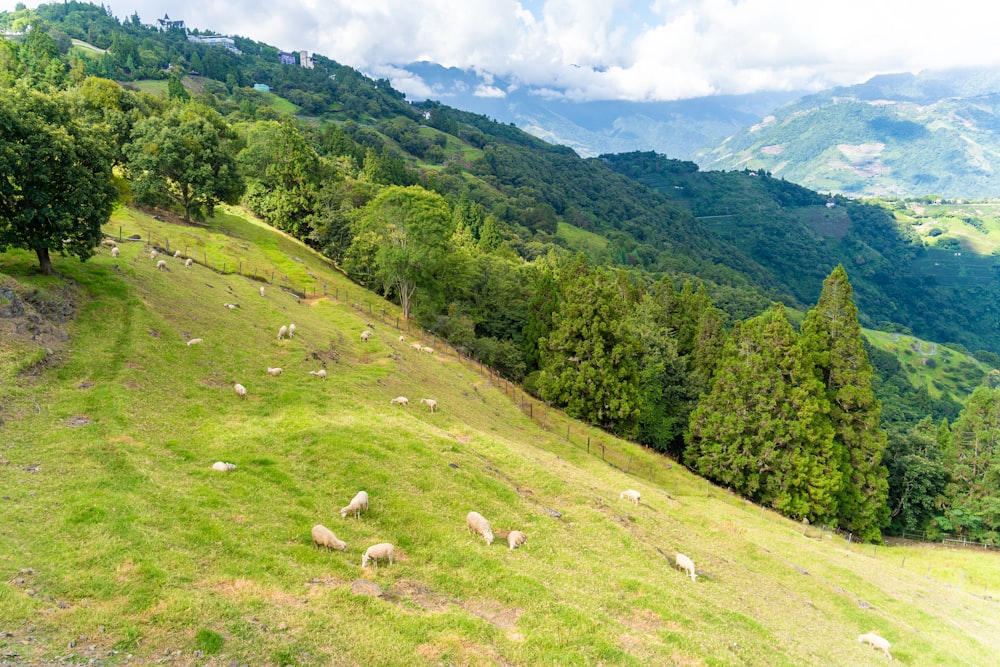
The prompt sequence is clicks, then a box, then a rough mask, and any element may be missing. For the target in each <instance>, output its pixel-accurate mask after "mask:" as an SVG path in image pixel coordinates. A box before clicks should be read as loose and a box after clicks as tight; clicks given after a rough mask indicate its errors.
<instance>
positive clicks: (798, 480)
mask: <svg viewBox="0 0 1000 667" xmlns="http://www.w3.org/2000/svg"><path fill="white" fill-rule="evenodd" d="M828 412H829V404H828V403H827V400H826V396H825V394H824V391H823V386H822V384H821V383H820V382H819V380H818V379H817V378H816V375H815V373H814V371H813V368H812V361H811V358H810V357H809V356H808V355H806V354H805V353H804V351H803V350H802V348H801V342H800V341H799V340H798V338H797V336H796V334H795V330H794V329H792V325H791V324H790V323H789V322H788V318H787V317H786V316H785V311H784V307H783V306H782V305H781V304H776V305H775V306H774V307H773V308H771V310H769V311H767V312H766V313H764V314H763V315H760V316H758V317H755V318H753V319H751V320H748V321H747V322H745V323H743V324H742V325H739V324H738V325H737V326H736V328H735V330H734V331H733V332H732V333H731V335H730V336H729V339H728V340H727V342H726V344H725V347H724V349H723V354H722V358H721V359H720V360H719V363H718V368H717V369H716V373H715V378H714V380H713V383H712V390H711V392H710V393H709V395H708V396H706V397H705V398H703V399H702V400H701V402H700V403H699V404H698V407H697V408H695V410H694V412H692V413H691V420H690V425H689V429H688V433H687V437H686V440H687V448H686V449H685V452H684V460H685V461H686V462H687V463H688V464H689V465H691V466H692V467H693V468H694V469H696V470H697V471H698V472H700V473H701V474H703V475H705V476H707V477H710V478H712V479H714V480H717V481H719V482H721V483H723V484H726V485H727V486H730V487H732V488H733V489H735V490H736V491H738V492H739V493H741V494H744V495H746V496H748V497H750V498H752V499H754V500H756V501H758V502H761V503H763V504H767V505H770V506H771V507H774V509H776V510H778V511H779V512H781V513H783V514H786V515H788V516H791V517H795V518H808V519H809V520H811V521H822V522H825V521H831V520H832V519H834V518H835V517H836V514H837V497H838V494H839V492H840V486H841V471H840V465H839V461H838V460H837V459H836V458H835V449H834V443H833V429H832V427H831V426H830V421H829V418H828Z"/></svg>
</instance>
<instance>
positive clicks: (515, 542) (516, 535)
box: [507, 530, 528, 551]
mask: <svg viewBox="0 0 1000 667" xmlns="http://www.w3.org/2000/svg"><path fill="white" fill-rule="evenodd" d="M527 539H528V536H527V535H525V534H524V533H522V532H521V531H519V530H512V531H510V533H508V534H507V544H508V545H510V550H511V551H513V550H514V549H516V548H518V547H519V546H521V545H522V544H524V542H525V540H527Z"/></svg>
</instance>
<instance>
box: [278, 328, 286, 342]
mask: <svg viewBox="0 0 1000 667" xmlns="http://www.w3.org/2000/svg"><path fill="white" fill-rule="evenodd" d="M287 335H288V327H286V326H285V325H284V324H282V325H281V328H280V329H278V340H281V339H282V338H284V337H285V336H287Z"/></svg>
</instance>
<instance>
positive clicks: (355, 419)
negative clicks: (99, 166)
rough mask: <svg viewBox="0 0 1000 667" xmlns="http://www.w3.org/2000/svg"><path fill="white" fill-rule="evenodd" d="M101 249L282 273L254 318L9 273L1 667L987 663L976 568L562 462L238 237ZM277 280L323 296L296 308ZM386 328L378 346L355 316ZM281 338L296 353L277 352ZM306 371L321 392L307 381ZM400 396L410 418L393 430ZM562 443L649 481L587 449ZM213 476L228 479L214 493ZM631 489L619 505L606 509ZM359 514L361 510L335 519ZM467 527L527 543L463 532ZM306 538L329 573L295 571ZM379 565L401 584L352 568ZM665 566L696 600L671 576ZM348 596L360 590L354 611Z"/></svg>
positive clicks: (316, 261) (144, 277)
mask: <svg viewBox="0 0 1000 667" xmlns="http://www.w3.org/2000/svg"><path fill="white" fill-rule="evenodd" d="M119 226H120V227H121V229H122V231H123V232H124V234H125V235H128V234H130V233H132V232H140V233H142V234H143V235H144V236H145V235H146V234H147V233H148V234H149V235H150V236H151V237H152V238H153V239H154V241H155V242H156V243H157V244H158V245H160V246H161V247H162V246H165V240H166V239H167V238H170V239H172V241H171V243H172V247H174V246H179V247H183V248H184V249H185V251H186V252H189V253H190V254H191V255H193V256H196V257H197V258H198V260H199V262H207V263H208V264H209V265H215V266H216V267H217V268H222V267H220V266H219V265H220V264H221V263H222V262H225V266H226V267H227V270H230V271H231V270H232V267H233V265H232V260H231V259H230V258H233V257H235V258H238V259H237V261H240V262H242V266H241V268H242V269H243V270H244V273H247V272H248V270H247V269H248V267H249V266H251V265H252V266H253V267H254V270H255V272H256V273H258V275H266V274H268V273H269V272H268V269H271V270H274V271H275V272H276V273H275V275H276V278H275V280H276V283H277V284H271V283H267V284H265V295H264V296H263V297H261V296H260V295H259V293H258V288H259V285H260V284H261V283H260V282H258V281H255V280H253V279H252V278H250V277H247V276H246V275H239V274H234V273H229V274H223V273H220V272H216V271H212V270H210V269H208V268H206V267H205V266H204V265H202V264H198V265H195V266H193V267H191V268H184V266H183V264H182V262H181V260H175V259H169V260H168V267H169V269H170V270H169V271H167V272H160V271H157V270H156V269H155V262H154V261H151V260H150V258H149V250H148V248H147V247H144V246H143V244H141V243H125V244H122V245H123V250H122V255H121V257H120V258H119V259H118V260H112V259H111V258H110V257H109V256H108V255H107V254H103V255H101V256H99V257H97V258H95V259H94V260H92V261H91V262H89V263H87V264H79V263H76V262H58V263H57V268H58V270H60V271H61V272H62V274H63V276H62V277H61V278H60V277H54V278H45V277H41V276H38V275H36V274H35V273H34V272H33V270H32V268H31V267H32V266H33V258H31V257H29V256H27V255H25V254H23V253H19V252H11V253H8V254H5V255H3V256H0V270H2V272H3V274H5V275H6V277H5V278H3V281H4V284H3V287H4V290H5V292H4V294H5V295H6V296H5V299H6V301H5V302H3V303H4V304H5V305H7V306H13V305H14V304H16V303H22V302H26V303H36V304H38V305H37V306H33V307H32V308H33V310H32V309H25V310H24V311H23V312H22V315H20V316H16V317H9V318H8V319H9V320H10V321H11V322H13V323H16V324H18V325H20V324H25V325H26V324H27V323H30V322H32V319H31V318H32V317H35V318H36V319H38V321H36V322H34V326H35V327H36V329H38V333H43V331H42V329H46V327H47V329H46V330H47V331H49V334H50V335H49V336H48V338H45V339H42V338H39V339H36V340H32V338H31V336H32V333H31V331H29V329H30V327H26V328H23V329H22V331H21V333H18V334H16V335H5V336H3V337H0V372H2V373H3V375H2V377H3V384H2V385H0V410H2V412H0V419H2V426H0V464H2V465H0V474H2V476H3V487H4V492H3V498H2V506H3V520H2V521H0V570H2V576H0V582H2V583H0V631H2V632H0V649H2V652H3V655H4V656H5V657H4V660H5V661H8V662H9V664H14V665H27V664H33V665H37V664H43V661H44V660H49V661H55V660H56V659H57V658H60V660H61V662H60V664H66V663H67V662H68V663H69V664H81V663H86V662H87V661H88V660H90V659H95V660H100V661H103V662H107V663H110V664H118V663H126V662H133V663H134V662H141V663H148V662H152V661H154V660H156V659H158V658H160V657H163V656H165V655H166V656H168V657H169V658H170V660H171V662H172V663H173V664H199V665H201V664H208V665H221V664H229V663H230V662H231V661H234V660H235V661H237V662H238V663H240V662H246V663H250V664H261V665H264V664H268V665H286V664H299V665H329V664H343V665H356V664H367V665H393V664H400V662H401V661H405V662H406V663H407V664H429V665H431V664H441V663H446V664H447V663H451V664H462V665H468V664H475V665H479V664H518V665H528V664H551V663H560V664H624V665H648V664H684V665H700V664H746V665H758V664H760V665H763V664H768V665H829V664H858V665H864V664H872V665H875V664H882V662H883V661H884V658H883V657H882V656H881V655H880V654H878V653H876V652H874V651H871V650H870V649H868V648H867V647H864V646H862V645H860V644H858V643H857V642H856V641H855V638H856V637H857V635H858V634H860V633H862V632H867V631H869V630H872V629H875V630H877V631H878V632H879V633H881V634H882V635H883V636H886V637H888V638H889V640H890V641H891V642H892V643H893V653H894V655H895V656H896V657H897V659H901V660H902V661H903V662H904V663H906V664H944V663H948V664H986V663H987V662H988V660H989V656H991V655H995V653H996V651H997V650H1000V639H998V638H1000V609H998V608H997V603H996V601H995V600H993V599H992V598H991V597H989V596H988V595H987V592H988V591H990V592H991V591H995V590H997V587H998V586H1000V577H998V575H997V569H996V567H995V554H993V553H991V552H990V553H982V552H970V551H951V550H943V549H926V548H918V547H894V548H888V549H887V548H878V549H877V550H876V549H875V548H874V547H872V546H866V547H859V546H857V545H851V544H849V543H848V542H846V541H844V540H843V539H841V538H840V537H838V536H832V535H830V534H823V533H821V532H820V531H819V530H818V529H816V528H812V527H803V526H801V525H798V524H794V523H791V522H789V521H786V520H784V519H781V518H779V517H777V516H776V515H774V514H772V513H771V512H768V511H766V510H761V509H760V508H756V507H754V506H752V505H748V504H743V503H741V502H740V501H738V500H736V499H733V498H731V497H729V496H728V495H727V494H726V493H724V492H722V491H720V490H719V489H715V488H713V487H710V486H708V485H706V484H705V483H704V482H703V481H701V480H699V479H698V478H695V477H693V476H692V475H690V474H688V473H687V472H686V471H684V470H683V469H682V468H680V467H679V466H677V465H675V464H671V462H669V461H667V460H665V459H660V458H657V457H654V456H652V455H651V454H649V453H647V452H645V451H642V450H641V449H640V448H637V447H634V446H632V445H630V444H628V443H616V442H614V441H612V440H611V439H610V438H609V437H608V436H606V435H604V434H600V433H598V432H596V431H587V430H586V429H584V428H583V427H582V426H580V425H571V428H572V433H573V436H572V437H573V439H574V440H576V442H575V444H570V443H567V442H566V440H565V435H566V433H567V431H565V430H564V429H565V427H566V424H567V422H566V421H565V420H564V419H563V418H562V417H560V416H559V415H557V414H555V413H552V414H549V415H548V417H547V424H546V425H547V426H548V428H549V429H550V430H545V429H543V428H541V427H540V426H539V424H538V420H537V417H538V415H537V414H535V415H534V416H535V418H536V420H532V419H531V418H529V416H526V415H525V413H524V412H522V411H521V410H520V409H519V405H518V404H517V403H516V402H515V401H512V400H511V399H510V397H509V396H507V395H505V393H504V390H503V389H502V388H501V387H499V386H495V385H493V384H492V383H491V382H490V381H489V379H488V378H487V377H484V376H483V375H481V374H480V373H479V371H478V369H477V368H476V367H474V366H472V365H469V364H468V363H466V362H463V361H461V360H460V359H458V358H457V357H455V356H454V355H453V354H451V353H449V352H448V351H447V350H445V349H443V348H440V347H439V348H438V349H437V350H436V352H435V354H433V355H428V354H424V353H420V352H417V351H416V350H412V349H410V348H409V347H408V345H409V343H410V342H412V341H413V340H416V339H417V338H418V336H417V335H416V332H413V333H412V334H409V333H407V332H402V334H401V332H399V331H396V330H395V329H394V327H393V326H391V324H395V315H394V313H395V310H394V309H393V307H392V306H390V305H389V304H385V303H383V302H381V301H379V300H378V299H377V298H376V297H374V296H373V295H371V294H368V293H365V292H362V291H361V290H360V289H359V288H357V287H356V286H353V285H350V284H349V283H347V282H346V281H345V280H344V279H343V278H342V277H341V276H339V274H337V273H336V272H335V271H333V270H331V268H330V267H329V265H328V264H327V263H326V262H325V261H324V260H323V259H322V258H320V257H319V256H318V255H316V254H315V253H313V252H311V251H310V250H308V249H307V248H305V247H304V246H302V245H301V244H298V243H297V242H295V241H293V240H292V239H290V238H288V237H285V236H283V235H281V234H280V233H277V232H273V231H272V230H269V229H267V228H265V227H263V226H261V225H259V224H256V223H253V222H250V221H246V220H243V219H241V218H239V217H235V216H221V217H220V218H217V219H215V220H214V221H212V222H210V223H209V226H208V228H200V227H184V228H180V227H177V226H173V225H170V224H168V223H163V222H158V221H155V220H152V219H150V218H146V217H144V216H140V215H137V214H134V213H131V212H120V213H119V214H118V215H117V216H116V218H115V219H114V220H113V221H112V223H111V224H110V225H109V226H108V230H109V231H111V230H112V229H113V231H114V233H116V234H117V232H118V230H119ZM220 241H221V242H220ZM161 257H162V255H161ZM283 274H287V275H288V277H289V284H294V283H296V282H297V281H303V282H305V281H308V280H312V281H313V285H314V286H318V285H320V284H322V285H323V286H324V287H325V291H326V292H328V293H330V294H333V295H335V298H329V297H327V298H323V297H321V296H320V297H316V298H313V297H311V296H310V298H306V299H300V298H298V297H296V296H294V295H293V294H291V293H289V292H287V291H285V290H283V289H281V288H280V287H281V285H282V283H283V282H284V281H283V279H282V278H283ZM314 290H316V291H320V292H322V291H323V290H320V289H319V288H317V287H314ZM15 297H16V298H15ZM223 303H235V304H238V306H239V307H238V308H235V309H233V310H230V309H227V308H224V307H223ZM367 304H370V305H369V306H368V307H367V308H366V307H365V306H366V305H367ZM383 309H384V312H385V317H384V321H385V322H387V323H388V324H384V323H383V320H382V319H378V320H373V319H372V318H373V317H375V316H376V315H379V314H381V313H382V312H383ZM8 310H9V311H11V312H13V311H14V310H16V308H13V307H10V308H8ZM68 312H75V314H76V317H75V319H73V320H72V321H66V322H60V319H61V318H60V316H59V313H64V314H65V313H68ZM369 312H370V313H371V314H369ZM292 321H294V322H295V323H296V325H297V327H298V332H297V334H296V336H295V337H294V338H293V339H290V340H281V341H279V340H276V338H275V332H276V331H277V329H278V327H279V326H280V325H282V324H287V323H289V322H292ZM367 323H373V324H374V325H375V329H374V331H375V338H374V340H372V341H369V342H368V343H362V341H361V340H360V337H359V333H360V332H361V331H362V330H365V329H366V324H367ZM15 328H16V327H15ZM369 330H371V329H369ZM61 333H64V334H68V336H69V338H68V340H67V341H64V346H63V347H62V348H59V347H58V346H56V345H55V343H57V342H59V340H60V339H61V338H62V336H61V335H60V334H61ZM400 335H403V336H404V341H400V340H399V336H400ZM193 337H198V338H203V339H204V342H203V343H202V344H200V345H191V346H188V345H185V344H184V342H185V341H186V340H188V339H190V338H193ZM43 341H44V342H43ZM49 341H55V342H54V343H53V347H52V354H51V355H49V354H48V353H46V352H45V351H44V349H43V348H42V346H43V345H45V344H48V342H49ZM423 342H424V343H429V342H431V341H429V340H427V339H426V338H425V339H424V340H423ZM15 345H16V347H15ZM25 355H28V356H25ZM18 359H27V361H25V362H22V363H17V360H18ZM34 362H38V363H34ZM274 366H280V367H282V368H283V373H282V374H281V375H279V376H276V377H272V376H268V375H267V374H266V373H265V368H266V367H274ZM321 366H325V367H326V369H327V371H328V373H329V379H328V380H327V381H326V382H323V381H320V380H318V379H316V378H315V377H313V376H310V375H309V374H308V371H310V370H315V369H318V368H319V367H321ZM234 382H241V383H243V384H244V385H245V386H246V387H247V389H248V391H249V396H248V398H247V400H245V401H240V400H239V399H238V398H237V397H236V395H235V394H234V393H233V390H232V384H233V383H234ZM397 395H407V396H409V397H410V399H411V405H410V406H409V408H403V407H399V406H395V405H390V403H389V399H390V398H392V397H395V396H397ZM421 396H430V397H433V398H436V399H437V400H438V404H439V410H438V411H437V412H436V413H433V414H432V413H430V412H429V411H426V410H421V409H420V408H422V407H423V406H420V405H418V404H416V399H417V398H418V397H421ZM540 410H541V408H540V406H536V410H535V411H534V412H538V411H540ZM584 437H590V438H592V439H593V441H594V442H595V445H596V443H597V441H600V442H601V443H603V444H605V445H606V446H607V447H608V448H609V451H610V450H611V449H614V450H617V451H621V452H623V453H625V454H626V455H631V457H632V458H631V460H630V463H629V466H628V467H629V468H630V469H631V470H633V471H636V470H638V471H639V472H641V473H642V476H641V477H639V476H636V475H626V474H625V473H624V472H623V471H621V470H619V469H618V468H616V467H612V466H609V465H607V464H606V463H604V462H602V460H601V458H599V457H598V456H595V455H591V454H588V453H587V451H586V448H585V447H584V446H583V443H582V439H583V438H584ZM593 449H594V451H595V452H596V446H595V447H594V448H593ZM216 460H225V461H231V462H233V463H235V464H236V465H237V468H236V470H235V471H233V472H231V473H216V472H213V471H212V470H210V468H209V466H210V465H211V463H212V462H213V461H216ZM629 487H632V488H636V489H638V490H639V491H641V492H642V494H643V504H642V505H640V506H638V507H637V506H634V505H630V504H627V503H626V502H624V501H622V500H620V499H619V497H618V494H619V492H620V491H621V490H622V489H624V488H629ZM359 488H364V489H366V490H367V491H368V492H369V494H370V495H371V508H370V510H369V511H368V512H367V513H365V514H363V515H362V518H361V519H360V520H356V519H341V518H340V516H339V514H338V509H339V508H340V507H341V506H343V505H345V504H347V501H348V500H349V499H350V498H351V497H352V496H353V495H354V493H355V492H356V491H357V490H358V489H359ZM472 509H475V510H477V511H479V512H481V513H482V514H484V515H485V516H487V517H488V518H489V519H490V520H491V521H492V523H493V525H494V527H495V528H497V529H510V528H520V529H523V530H524V531H525V532H526V533H527V534H528V542H527V544H526V545H525V546H524V547H522V548H521V549H519V550H517V551H510V550H508V549H507V548H506V547H505V546H503V545H501V544H499V543H498V544H494V545H493V546H491V547H490V546H487V545H486V544H484V543H483V542H482V541H481V540H479V539H477V538H474V537H473V536H471V535H470V534H469V533H468V532H467V531H466V528H465V525H464V516H465V514H466V513H467V512H468V511H469V510H472ZM557 515H558V517H557ZM316 523H323V524H325V525H327V526H328V527H330V528H331V529H333V530H334V532H336V533H337V535H338V536H339V537H341V538H342V539H344V540H345V541H346V542H347V543H348V550H347V552H346V553H341V552H325V551H321V550H318V549H316V548H315V547H314V546H313V545H312V544H311V542H310V537H309V529H310V527H311V526H312V525H313V524H316ZM382 541H389V542H392V543H394V544H395V545H396V547H397V561H396V562H395V563H394V564H393V565H391V566H383V567H380V568H379V569H378V570H377V571H374V570H369V571H367V572H362V570H361V569H360V567H359V563H360V557H361V553H362V552H363V551H364V549H365V548H366V547H367V546H368V545H370V544H374V543H376V542H382ZM676 552H683V553H685V554H687V555H689V556H691V557H692V558H693V559H694V562H695V563H696V565H697V566H698V568H699V571H700V574H701V576H699V578H698V580H697V582H692V581H691V580H689V579H688V578H687V577H686V576H684V575H683V574H682V573H680V572H678V571H676V570H674V569H672V568H671V567H670V566H669V563H668V561H667V560H666V559H665V556H672V555H673V554H675V553H676ZM903 559H905V560H903ZM901 565H902V567H901ZM359 576H363V577H366V578H368V579H370V580H372V581H374V582H375V583H377V584H378V585H379V586H380V587H381V588H382V589H383V590H384V594H383V596H382V597H381V598H378V599H376V598H370V597H356V596H354V595H352V594H351V582H352V581H353V580H355V579H356V578H358V577H359ZM81 636H86V637H87V639H85V640H83V639H81ZM129 655H131V656H132V658H127V656H129ZM66 656H69V659H68V660H65V661H63V659H64V658H65V657H66Z"/></svg>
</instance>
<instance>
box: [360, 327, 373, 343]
mask: <svg viewBox="0 0 1000 667" xmlns="http://www.w3.org/2000/svg"><path fill="white" fill-rule="evenodd" d="M371 337H372V332H371V331H370V330H368V329H365V330H364V331H362V332H361V340H363V341H364V340H368V339H369V338H371Z"/></svg>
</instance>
